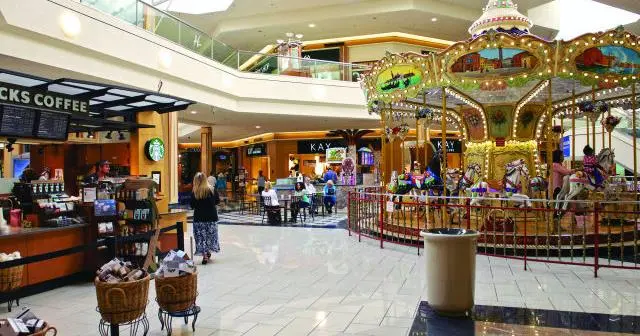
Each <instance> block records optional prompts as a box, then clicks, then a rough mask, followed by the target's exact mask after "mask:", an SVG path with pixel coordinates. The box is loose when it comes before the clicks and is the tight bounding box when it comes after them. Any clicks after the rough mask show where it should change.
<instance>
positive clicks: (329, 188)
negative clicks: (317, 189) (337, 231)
mask: <svg viewBox="0 0 640 336" xmlns="http://www.w3.org/2000/svg"><path fill="white" fill-rule="evenodd" d="M323 191H324V192H323V194H324V206H325V207H326V208H327V212H328V213H331V212H332V211H333V206H334V205H336V187H335V186H334V185H333V181H332V180H329V181H327V184H326V185H325V186H324V190H323Z"/></svg>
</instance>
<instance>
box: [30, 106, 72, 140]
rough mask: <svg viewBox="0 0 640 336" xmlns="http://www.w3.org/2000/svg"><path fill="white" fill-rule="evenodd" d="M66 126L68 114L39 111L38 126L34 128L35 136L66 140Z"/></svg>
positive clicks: (67, 124)
mask: <svg viewBox="0 0 640 336" xmlns="http://www.w3.org/2000/svg"><path fill="white" fill-rule="evenodd" d="M68 126H69V115H67V114H61V113H53V112H47V111H40V118H38V128H37V129H36V138H42V139H52V140H67V128H68Z"/></svg>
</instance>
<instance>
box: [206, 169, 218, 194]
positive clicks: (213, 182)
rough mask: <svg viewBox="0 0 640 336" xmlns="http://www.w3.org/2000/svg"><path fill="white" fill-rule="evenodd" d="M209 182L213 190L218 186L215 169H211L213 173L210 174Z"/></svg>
mask: <svg viewBox="0 0 640 336" xmlns="http://www.w3.org/2000/svg"><path fill="white" fill-rule="evenodd" d="M207 182H209V186H210V187H211V191H213V190H214V189H215V188H216V172H215V171H213V170H212V171H211V174H209V177H207Z"/></svg>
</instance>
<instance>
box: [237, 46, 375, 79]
mask: <svg viewBox="0 0 640 336" xmlns="http://www.w3.org/2000/svg"><path fill="white" fill-rule="evenodd" d="M236 58H237V62H236V63H237V69H238V70H240V71H245V72H255V73H263V74H271V75H289V76H299V77H310V78H317V79H330V80H339V81H357V79H358V74H359V73H361V72H364V71H367V70H368V69H369V67H367V66H364V65H358V64H351V63H340V62H331V61H324V60H316V59H311V58H297V57H287V56H280V55H274V54H261V53H255V52H250V51H238V52H237V56H236Z"/></svg>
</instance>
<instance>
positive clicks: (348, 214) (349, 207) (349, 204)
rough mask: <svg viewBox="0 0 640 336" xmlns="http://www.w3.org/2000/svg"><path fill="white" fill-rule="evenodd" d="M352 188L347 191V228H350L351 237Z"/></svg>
mask: <svg viewBox="0 0 640 336" xmlns="http://www.w3.org/2000/svg"><path fill="white" fill-rule="evenodd" d="M352 201H353V200H352V198H351V190H349V192H347V230H349V237H351V202H352Z"/></svg>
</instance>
